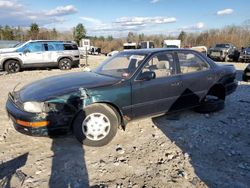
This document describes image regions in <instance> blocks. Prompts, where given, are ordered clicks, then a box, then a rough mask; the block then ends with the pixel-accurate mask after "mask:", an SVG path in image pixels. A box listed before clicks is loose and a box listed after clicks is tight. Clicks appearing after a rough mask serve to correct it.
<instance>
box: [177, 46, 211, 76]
mask: <svg viewBox="0 0 250 188" xmlns="http://www.w3.org/2000/svg"><path fill="white" fill-rule="evenodd" d="M188 52H190V53H192V54H194V55H195V56H196V57H197V58H199V59H200V60H201V61H202V62H203V63H205V64H206V65H207V69H205V70H200V71H194V72H187V73H182V72H181V63H180V59H179V56H178V53H188ZM175 53H176V60H177V61H176V62H177V63H176V65H177V66H178V68H177V73H176V74H178V75H184V74H194V73H196V72H203V71H207V70H210V69H211V65H210V64H209V63H207V61H206V60H205V59H204V58H203V57H202V56H201V55H200V54H199V53H198V52H195V51H189V50H178V51H176V52H175ZM199 66H200V67H201V65H200V64H199Z"/></svg>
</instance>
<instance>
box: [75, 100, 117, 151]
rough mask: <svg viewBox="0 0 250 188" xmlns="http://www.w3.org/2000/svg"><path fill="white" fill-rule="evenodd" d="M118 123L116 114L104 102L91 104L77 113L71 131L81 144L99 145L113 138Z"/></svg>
mask: <svg viewBox="0 0 250 188" xmlns="http://www.w3.org/2000/svg"><path fill="white" fill-rule="evenodd" d="M118 124H119V121H118V118H117V115H116V113H115V112H114V111H113V110H112V108H110V107H109V106H108V105H105V104H93V105H90V106H87V107H86V108H85V109H84V110H83V111H81V112H80V113H79V114H78V115H77V117H76V118H75V121H74V123H73V133H74V135H75V137H76V138H77V139H78V140H79V141H80V142H81V143H82V144H84V145H87V146H95V147H100V146H104V145H106V144H108V143H109V142H110V141H111V140H112V139H113V137H114V136H115V135H116V132H117V129H118Z"/></svg>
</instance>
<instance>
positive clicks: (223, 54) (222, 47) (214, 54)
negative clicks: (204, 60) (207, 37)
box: [208, 43, 239, 62]
mask: <svg viewBox="0 0 250 188" xmlns="http://www.w3.org/2000/svg"><path fill="white" fill-rule="evenodd" d="M208 56H209V57H210V58H211V59H213V60H219V61H225V62H227V61H229V60H233V61H238V59H239V51H238V50H237V48H236V47H235V46H234V45H233V44H229V43H222V44H216V45H215V46H214V47H212V48H210V49H209V50H208Z"/></svg>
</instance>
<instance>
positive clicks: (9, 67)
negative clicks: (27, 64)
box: [4, 60, 21, 73]
mask: <svg viewBox="0 0 250 188" xmlns="http://www.w3.org/2000/svg"><path fill="white" fill-rule="evenodd" d="M4 69H5V71H7V72H8V73H16V72H19V71H20V70H21V65H20V63H19V62H18V61H16V60H8V61H7V62H6V63H5V65H4Z"/></svg>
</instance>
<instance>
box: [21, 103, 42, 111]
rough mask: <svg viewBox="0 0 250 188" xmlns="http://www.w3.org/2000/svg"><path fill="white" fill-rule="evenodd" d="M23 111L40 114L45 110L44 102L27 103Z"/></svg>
mask: <svg viewBox="0 0 250 188" xmlns="http://www.w3.org/2000/svg"><path fill="white" fill-rule="evenodd" d="M23 109H24V110H25V111H27V112H33V113H40V112H43V110H44V103H43V102H25V103H24V104H23Z"/></svg>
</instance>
